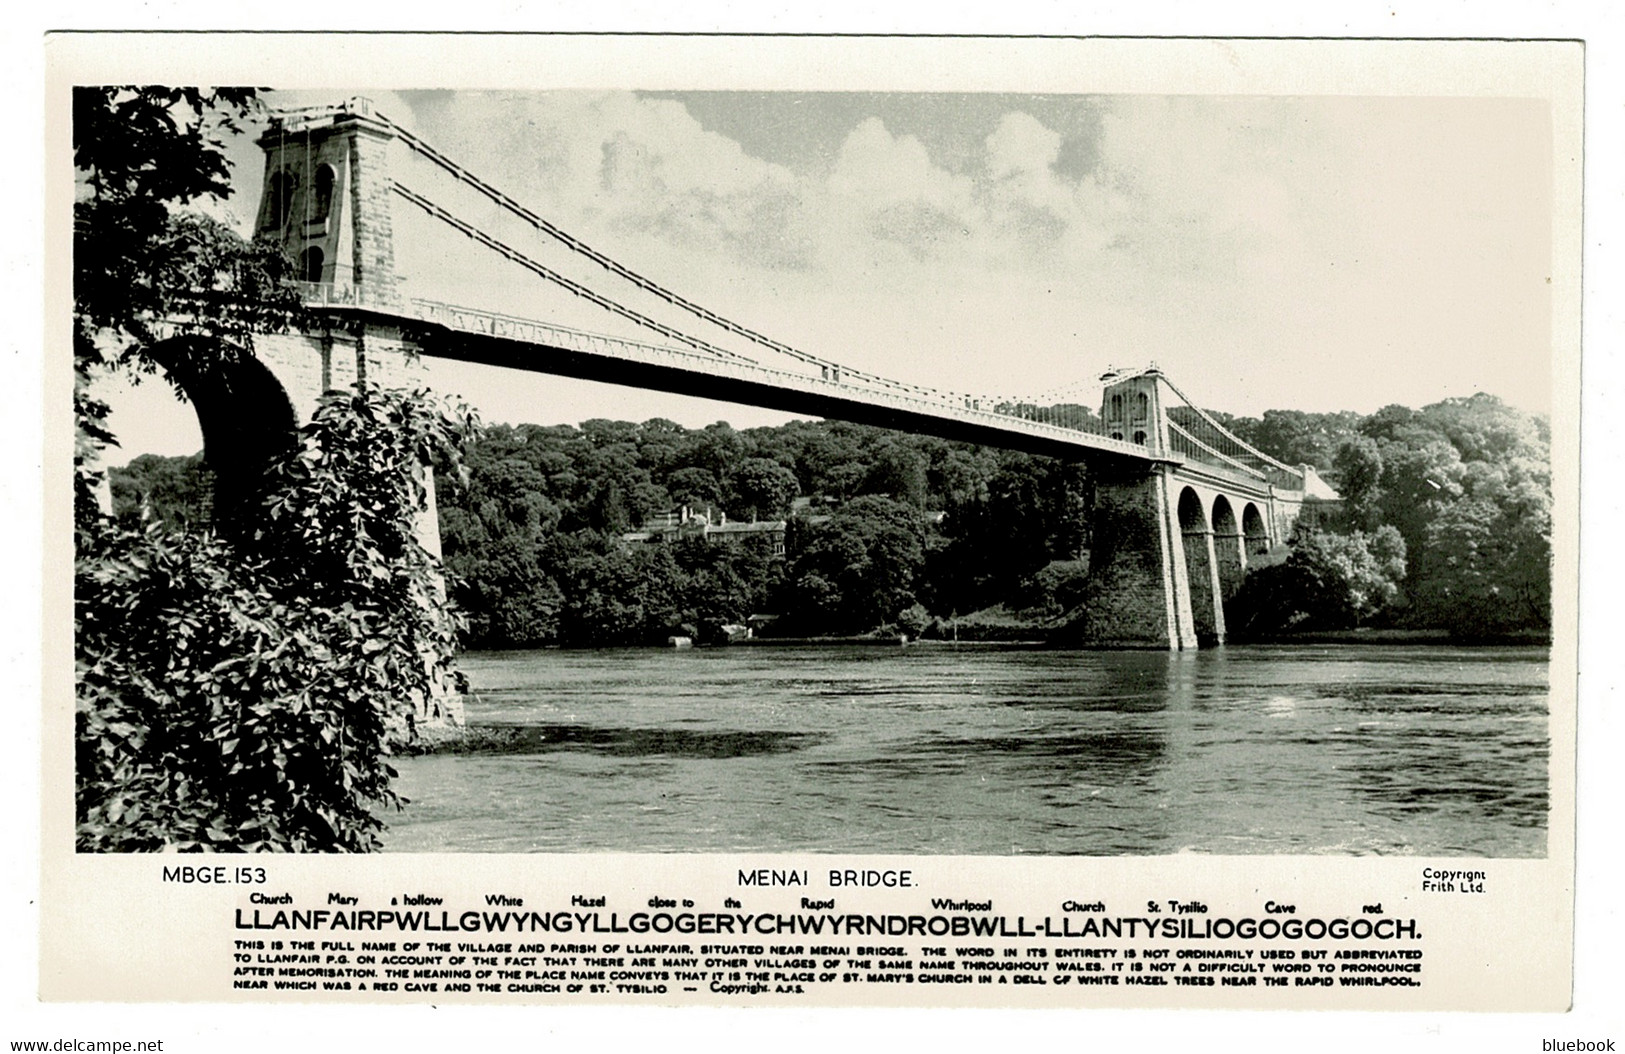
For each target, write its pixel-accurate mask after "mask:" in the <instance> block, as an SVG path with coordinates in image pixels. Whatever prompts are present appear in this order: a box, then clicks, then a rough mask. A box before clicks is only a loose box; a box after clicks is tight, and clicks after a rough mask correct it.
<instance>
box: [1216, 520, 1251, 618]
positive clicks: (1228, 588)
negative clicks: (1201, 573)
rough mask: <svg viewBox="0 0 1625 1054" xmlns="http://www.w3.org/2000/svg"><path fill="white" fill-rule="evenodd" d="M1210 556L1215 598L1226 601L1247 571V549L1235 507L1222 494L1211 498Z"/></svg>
mask: <svg viewBox="0 0 1625 1054" xmlns="http://www.w3.org/2000/svg"><path fill="white" fill-rule="evenodd" d="M1213 557H1214V562H1215V563H1216V564H1217V566H1218V569H1219V597H1220V599H1222V600H1229V599H1230V598H1231V597H1233V596H1235V595H1236V591H1237V590H1239V589H1240V588H1241V579H1242V576H1243V575H1245V574H1246V572H1247V546H1246V539H1245V538H1244V536H1243V535H1242V533H1241V525H1240V524H1239V523H1237V522H1236V510H1235V507H1234V506H1232V505H1231V504H1230V499H1229V498H1227V497H1225V496H1224V495H1223V494H1219V495H1216V496H1215V497H1214V499H1213Z"/></svg>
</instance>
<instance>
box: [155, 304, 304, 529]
mask: <svg viewBox="0 0 1625 1054" xmlns="http://www.w3.org/2000/svg"><path fill="white" fill-rule="evenodd" d="M152 356H153V358H154V359H155V360H156V361H157V362H158V363H159V365H161V366H162V367H163V368H164V372H165V373H166V374H167V375H168V377H169V379H170V380H171V381H172V382H173V383H174V384H175V386H176V387H177V388H179V389H180V390H181V392H182V393H183V394H184V395H185V396H186V398H187V400H188V401H189V402H191V404H192V409H193V411H194V412H195V413H196V414H197V420H198V428H199V429H200V430H201V431H202V433H203V459H204V462H205V464H207V465H208V467H209V470H210V471H211V472H212V473H213V474H214V522H215V526H216V527H217V529H219V530H221V531H222V532H223V533H230V532H233V531H235V530H239V529H244V530H246V529H252V523H253V520H254V518H255V516H256V508H257V504H258V498H259V496H260V494H261V493H262V492H263V490H264V486H265V471H266V468H267V467H268V466H269V465H270V463H271V461H272V459H273V458H275V457H277V456H278V455H280V454H282V453H283V452H285V451H287V450H289V449H290V448H292V446H293V444H294V441H295V437H296V436H297V434H298V429H299V419H298V415H297V414H295V412H294V408H293V402H292V401H291V400H290V399H289V398H288V393H287V390H286V389H285V388H283V386H282V383H281V382H280V381H278V380H277V378H276V376H275V374H273V373H272V372H271V371H270V369H269V368H268V367H267V366H266V365H265V364H264V363H263V362H261V361H260V360H258V359H256V358H255V357H254V356H253V355H252V354H251V353H250V352H248V351H246V350H245V349H242V348H239V347H236V346H234V345H231V344H228V343H226V342H225V341H222V340H218V339H215V338H211V337H202V336H184V337H173V338H171V339H169V340H166V341H162V342H160V343H159V344H157V345H155V346H154V347H153V349H152Z"/></svg>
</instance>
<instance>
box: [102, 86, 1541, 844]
mask: <svg viewBox="0 0 1625 1054" xmlns="http://www.w3.org/2000/svg"><path fill="white" fill-rule="evenodd" d="M1551 143H1552V116H1551V112H1550V107H1549V105H1548V104H1547V103H1546V102H1545V101H1544V100H1535V99H1520V98H1488V99H1486V98H1443V99H1441V98H1393V97H1358V96H1354V97H1348V96H1343V97H1325V96H1321V97H1276V96H1263V97H1259V96H1253V97H1226V96H1154V95H1057V94H1015V93H974V94H973V93H946V92H841V91H818V92H810V91H778V92H729V91H697V92H670V91H667V92H660V91H636V90H630V91H613V92H588V91H557V92H468V91H421V92H393V91H378V90H365V89H357V88H352V87H336V88H333V89H331V90H325V91H324V90H316V91H312V90H302V91H296V92H288V91H277V90H261V91H256V92H247V91H241V92H239V91H232V90H228V89H207V88H202V89H200V88H186V87H140V88H131V87H121V86H79V87H76V88H75V89H74V150H75V163H76V177H77V184H76V190H77V192H78V193H77V203H76V212H75V224H76V226H75V238H76V241H75V250H76V253H75V264H76V270H75V288H74V293H75V303H74V309H75V323H76V326H77V327H78V330H77V332H76V339H77V341H78V342H77V343H76V345H75V352H76V365H77V366H78V368H79V369H80V372H81V373H82V374H83V375H84V377H85V379H86V381H87V382H88V383H87V384H86V385H85V386H84V387H83V388H82V389H81V393H80V406H79V410H80V418H79V429H80V435H81V437H82V440H83V441H82V442H81V444H80V449H81V451H82V455H81V458H80V461H79V472H80V477H79V479H78V481H77V482H78V484H79V493H78V496H79V497H80V498H81V499H82V506H83V507H82V508H81V509H80V510H79V511H78V519H77V540H78V544H79V550H78V566H77V568H76V578H75V582H76V587H77V588H76V598H75V599H76V605H77V607H76V629H77V635H76V638H75V639H76V648H77V653H76V660H77V663H78V669H79V670H80V675H79V680H78V726H77V729H76V734H77V740H78V743H77V758H78V765H79V768H78V772H77V780H78V786H77V793H78V802H77V820H78V841H79V846H80V848H82V849H85V850H92V851H97V850H106V851H157V850H162V849H165V848H171V847H178V848H182V849H186V848H215V849H258V848H268V849H280V850H296V851H334V850H337V851H358V850H373V849H383V850H399V851H412V852H446V851H453V852H478V851H494V852H535V851H543V852H584V851H585V852H590V851H628V852H648V851H655V852H720V851H768V852H783V851H813V852H854V851H860V850H861V851H867V852H897V853H909V854H967V855H997V856H1004V855H1022V854H1039V855H1069V854H1080V855H1124V854H1126V855H1162V854H1169V853H1180V852H1200V853H1220V854H1243V855H1247V854H1304V853H1331V854H1352V855H1363V854H1423V855H1446V856H1450V855H1455V856H1477V857H1530V856H1534V857H1539V856H1543V855H1544V854H1545V853H1546V851H1547V842H1546V834H1547V830H1548V823H1547V809H1548V793H1547V786H1548V771H1549V763H1548V757H1549V748H1550V733H1549V724H1548V720H1547V709H1548V678H1547V656H1548V649H1549V646H1550V643H1551V628H1552V616H1551V611H1552V606H1551V589H1552V550H1551V534H1552V487H1551V455H1550V445H1551V415H1552V394H1553V393H1552V371H1553V347H1552V341H1553V325H1552V308H1551V298H1552V292H1551V290H1552V285H1551V271H1552V264H1553V242H1552V217H1553V189H1552V180H1553V172H1552V163H1551ZM177 396H179V398H177ZM391 770H393V772H395V773H396V775H395V776H394V777H393V778H391V777H390V772H391Z"/></svg>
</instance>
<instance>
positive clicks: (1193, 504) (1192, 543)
mask: <svg viewBox="0 0 1625 1054" xmlns="http://www.w3.org/2000/svg"><path fill="white" fill-rule="evenodd" d="M1179 533H1180V535H1181V536H1182V538H1181V540H1182V541H1183V542H1184V546H1183V548H1184V550H1185V576H1186V579H1187V581H1188V582H1189V583H1190V591H1191V618H1192V621H1193V623H1194V625H1195V629H1196V639H1197V641H1199V642H1212V643H1222V642H1223V641H1224V608H1223V605H1222V601H1221V599H1220V594H1219V573H1218V567H1217V561H1216V560H1215V558H1214V552H1213V528H1212V527H1211V526H1210V524H1209V521H1208V513H1207V508H1206V507H1205V506H1204V505H1203V503H1202V496H1201V495H1200V494H1198V493H1196V491H1195V490H1194V489H1193V488H1191V487H1185V488H1184V489H1183V490H1181V491H1180V492H1179Z"/></svg>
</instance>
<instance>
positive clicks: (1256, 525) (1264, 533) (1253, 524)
mask: <svg viewBox="0 0 1625 1054" xmlns="http://www.w3.org/2000/svg"><path fill="white" fill-rule="evenodd" d="M1241 532H1242V534H1244V535H1246V538H1247V553H1248V555H1249V556H1262V555H1264V554H1265V553H1267V552H1269V551H1270V532H1269V528H1268V527H1265V526H1264V514H1263V513H1261V512H1259V511H1258V506H1257V505H1254V504H1253V503H1252V502H1250V501H1249V502H1248V503H1247V505H1246V507H1245V508H1243V509H1242V511H1241Z"/></svg>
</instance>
